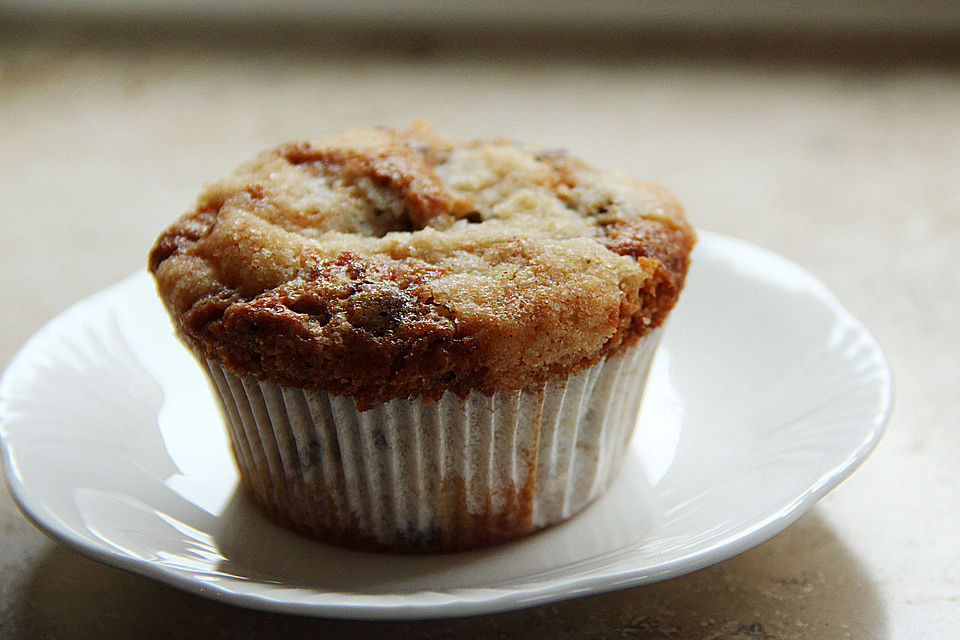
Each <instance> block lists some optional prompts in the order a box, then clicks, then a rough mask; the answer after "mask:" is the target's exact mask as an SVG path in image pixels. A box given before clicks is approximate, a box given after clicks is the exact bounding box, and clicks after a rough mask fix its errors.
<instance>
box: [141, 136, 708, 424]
mask: <svg viewBox="0 0 960 640" xmlns="http://www.w3.org/2000/svg"><path fill="white" fill-rule="evenodd" d="M694 241H695V235H694V232H693V229H692V228H691V226H690V225H689V224H688V223H687V221H686V219H685V217H684V214H683V210H682V208H681V206H680V205H679V204H678V203H677V201H676V200H675V199H674V197H673V196H672V195H671V194H670V193H669V192H668V191H666V190H665V189H664V188H662V187H659V186H657V185H654V184H651V183H648V182H641V181H637V180H634V179H632V178H629V177H626V176H624V175H621V174H612V173H604V172H600V171H598V170H596V169H594V168H592V167H591V166H589V165H588V164H586V163H584V162H582V161H580V160H577V159H575V158H572V157H570V156H568V155H567V154H566V153H564V152H562V151H544V150H536V149H528V148H525V147H523V146H519V145H516V144H514V143H511V142H509V141H506V140H489V141H469V142H461V141H458V140H453V139H450V138H447V137H444V136H441V135H439V134H436V133H434V132H432V131H431V130H429V129H427V128H426V127H423V126H414V127H413V128H411V129H407V130H392V129H373V130H364V131H350V132H347V133H344V134H341V135H339V136H337V137H334V138H332V139H328V140H322V141H313V142H296V143H289V144H284V145H281V146H279V147H277V148H275V149H273V150H270V151H266V152H264V153H262V154H260V155H259V156H257V157H256V158H254V159H253V160H251V161H250V162H248V163H246V164H244V165H243V166H241V167H240V168H239V169H238V170H237V171H236V172H235V173H233V174H232V175H231V176H229V177H227V178H224V179H223V180H220V181H219V182H216V183H214V184H212V185H209V186H208V187H206V189H205V190H204V191H203V193H202V194H201V195H200V198H199V199H198V201H197V203H196V206H195V207H194V208H193V210H192V211H190V212H188V213H187V214H185V215H183V216H182V217H181V218H180V219H179V220H177V221H176V222H175V223H174V224H173V225H172V226H170V227H169V228H168V229H167V230H166V231H164V232H163V234H162V235H161V236H160V238H159V239H158V240H157V242H156V245H155V246H154V247H153V250H152V251H151V254H150V261H149V266H150V270H151V271H152V272H153V274H154V276H155V277H156V280H157V284H158V288H159V292H160V295H161V297H162V299H163V301H164V303H165V305H166V306H167V309H168V310H169V311H170V314H171V316H172V317H173V319H174V323H175V325H176V327H177V330H178V332H179V333H180V335H181V337H182V338H183V339H184V340H185V341H186V342H187V343H188V345H190V346H191V347H192V348H193V350H194V351H195V352H196V353H197V355H198V356H199V357H201V358H210V359H215V360H217V361H219V362H221V363H222V364H223V365H224V366H226V367H227V368H228V369H229V370H230V371H232V372H233V373H235V374H236V375H239V376H246V375H253V376H256V377H257V378H259V379H266V380H271V381H274V382H277V383H280V384H285V385H289V386H295V387H301V388H306V389H322V390H325V391H328V392H330V393H334V394H339V395H347V396H352V397H354V398H355V400H356V402H357V405H358V407H360V408H361V409H362V408H369V407H370V406H371V405H372V404H374V403H376V402H378V401H387V400H390V399H392V398H397V397H408V398H415V397H422V398H423V399H424V400H431V399H437V398H439V396H441V395H442V394H443V392H444V391H447V390H450V391H453V392H455V393H458V394H460V395H465V394H466V393H468V392H469V390H470V389H477V390H479V391H481V392H484V393H487V394H492V393H494V392H496V391H499V390H515V389H521V388H523V389H535V388H537V387H538V386H540V385H542V384H544V382H545V381H546V380H548V379H549V378H551V377H554V376H566V375H568V374H570V373H574V372H576V371H577V370H579V369H580V368H582V367H585V366H589V365H591V364H594V363H596V362H597V361H599V360H600V359H601V358H603V357H604V356H606V355H608V354H611V353H614V352H616V351H617V350H619V349H622V348H624V347H626V346H629V345H631V344H633V343H634V342H636V340H637V338H638V337H640V336H643V335H644V334H646V333H647V332H649V331H651V330H652V329H654V328H656V327H658V326H659V325H660V324H661V323H662V322H663V320H664V318H665V317H666V315H667V313H668V312H669V311H670V309H671V308H672V307H673V305H674V303H675V302H676V299H677V296H678V294H679V292H680V290H681V288H682V287H683V281H684V277H685V275H686V271H687V266H688V264H689V255H690V251H691V249H692V247H693V244H694Z"/></svg>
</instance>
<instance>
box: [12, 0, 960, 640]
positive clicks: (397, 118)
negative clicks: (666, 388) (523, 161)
mask: <svg viewBox="0 0 960 640" xmlns="http://www.w3.org/2000/svg"><path fill="white" fill-rule="evenodd" d="M414 119H423V120H426V121H427V122H429V123H431V124H433V125H434V127H435V128H437V129H438V130H440V131H442V132H445V133H449V134H452V135H456V136H462V137H468V138H469V137H483V136H490V135H507V136H510V137H514V138H517V139H520V140H523V141H525V142H528V143H530V144H534V145H542V146H545V147H564V148H566V149H568V150H569V151H571V152H573V153H575V154H577V155H580V156H582V157H584V158H586V159H588V160H590V161H591V162H592V163H593V164H595V165H598V166H601V167H604V168H610V169H614V168H619V169H625V170H627V171H629V172H631V173H634V174H636V175H637V176H639V177H643V178H649V179H653V180H656V181H659V182H661V183H663V184H665V185H667V186H668V187H670V188H671V189H672V190H673V191H674V192H676V193H677V195H678V196H679V198H680V200H681V201H682V202H684V203H685V205H686V207H687V211H688V216H689V218H690V219H691V221H692V222H693V223H694V224H695V225H697V226H699V227H701V228H703V229H709V230H712V231H718V232H721V233H725V234H729V235H734V236H738V237H740V238H743V239H746V240H749V241H751V242H754V243H757V244H760V245H762V246H765V247H767V248H769V249H772V250H774V251H776V252H778V253H781V254H783V255H785V256H787V257H788V258H790V259H791V260H794V261H796V262H798V263H800V264H801V265H802V266H804V267H805V268H807V269H809V270H810V271H812V272H813V273H814V274H815V275H817V276H818V277H819V278H820V279H822V280H823V281H825V282H826V284H827V285H828V286H829V287H830V288H831V289H833V290H834V292H835V293H837V295H838V297H839V298H840V299H841V301H842V302H843V303H844V304H845V305H846V306H847V307H848V308H849V309H850V310H851V311H852V312H853V313H854V315H856V316H858V317H859V318H860V319H861V320H862V321H863V322H864V323H865V324H866V325H867V327H868V328H870V329H871V330H873V331H874V332H875V334H876V335H877V337H878V339H879V340H880V342H881V344H882V345H883V346H884V347H885V349H886V350H887V352H888V354H889V356H890V358H891V361H892V363H893V365H894V374H895V377H896V379H897V398H896V405H897V407H896V410H895V415H894V422H893V424H892V425H891V428H890V432H889V434H888V435H887V437H886V439H885V440H884V442H883V443H882V444H881V447H880V448H879V450H878V451H877V452H876V454H875V455H874V457H873V458H871V460H870V461H868V463H867V464H866V465H865V466H864V468H863V469H862V470H861V471H860V472H858V473H857V474H855V475H854V476H853V477H852V478H851V479H850V480H849V481H848V482H847V483H845V484H844V485H843V486H841V487H840V488H839V489H838V490H837V491H835V492H834V493H833V494H831V495H830V496H829V497H828V498H827V499H826V500H824V501H823V502H822V503H821V504H820V505H818V506H817V507H816V508H815V509H814V510H813V512H811V514H809V515H808V516H805V517H804V518H802V519H801V521H800V522H798V523H797V525H795V526H793V527H791V528H790V529H788V530H787V531H786V532H785V533H784V534H782V535H781V536H778V537H777V538H775V539H774V540H772V541H770V542H768V543H766V544H764V545H761V546H760V547H758V548H757V549H755V550H753V551H751V552H748V553H747V554H744V555H743V556H740V557H738V558H735V559H733V560H730V561H728V562H725V563H721V564H720V565H717V566H716V567H712V568H710V569H707V570H704V571H702V572H699V573H697V574H693V575H691V576H686V577H684V578H680V579H677V580H672V581H669V582H667V583H662V584H660V585H652V586H650V587H644V588H640V589H630V590H625V591H621V592H616V593H613V594H607V595H604V596H596V597H592V598H588V599H585V600H578V601H573V602H571V603H562V604H558V605H549V606H547V607H540V608H536V609H532V610H527V611H523V612H517V613H514V614H506V615H502V616H488V617H485V618H483V619H481V620H471V621H439V622H432V623H422V624H412V623H405V624H401V625H390V624H388V623H364V624H357V623H339V622H334V621H316V620H306V619H299V618H292V617H284V616H273V615H268V614H258V613H254V612H247V611H242V610H238V609H233V608H230V607H226V606H223V605H219V604H216V603H212V602H208V601H206V600H203V599H200V598H196V597H193V596H188V595H186V594H182V593H180V592H178V591H175V590H173V589H170V588H167V587H163V586H161V585H158V584H155V583H153V582H151V581H149V580H146V579H145V578H140V577H137V576H131V575H127V574H125V573H122V572H119V571H116V570H113V569H110V568H107V567H103V566H101V565H98V564H96V563H93V562H91V561H88V560H85V559H83V558H81V557H79V556H77V555H76V554H73V552H71V551H68V550H66V549H65V548H63V547H60V546H59V545H56V544H54V543H52V542H49V541H47V540H46V539H45V538H44V537H43V536H42V534H40V533H39V532H38V531H36V530H35V529H34V528H33V527H32V526H31V525H30V524H29V523H28V522H27V520H26V519H24V518H23V517H22V516H21V515H20V514H19V513H17V511H16V509H15V507H14V506H13V504H12V501H11V500H10V498H9V496H8V495H7V494H6V492H5V491H0V637H4V638H40V637H57V638H61V637H77V638H79V637H138V636H137V633H138V631H139V632H141V633H142V630H143V629H144V628H145V625H153V627H152V628H154V629H156V630H157V633H159V634H160V635H161V636H164V637H219V636H224V637H228V636H229V637H252V636H253V635H257V636H258V637H261V638H263V637H273V635H279V634H287V635H289V634H291V633H293V634H307V633H312V634H326V635H329V636H337V635H343V636H349V637H380V636H382V635H383V634H384V633H388V632H389V633H391V634H393V635H396V636H398V637H497V636H498V634H499V635H500V636H501V637H551V638H565V637H569V638H580V637H617V638H620V637H634V638H663V637H671V638H736V637H746V636H757V637H763V636H769V637H777V638H825V637H858V638H905V637H914V636H913V635H909V634H914V635H915V636H916V637H949V634H951V633H955V631H954V627H953V624H954V622H955V620H957V619H960V556H958V554H957V548H956V540H958V539H960V523H958V522H957V519H956V517H955V514H956V512H957V510H958V509H960V490H958V489H957V485H958V483H957V481H956V480H957V478H956V475H955V472H954V471H953V467H954V462H953V461H955V460H956V459H957V457H958V456H960V428H957V427H960V407H958V405H957V403H956V401H955V400H954V398H955V395H956V388H957V384H958V382H960V380H958V373H957V366H956V362H957V361H958V358H960V338H958V332H957V327H960V302H958V300H960V269H958V267H957V264H956V256H957V250H958V248H960V3H957V2H952V1H947V0H942V1H929V2H911V3H905V2H889V1H882V2H827V1H825V0H809V1H805V2H794V3H779V2H694V1H679V2H612V1H606V0H601V1H596V2H576V1H573V0H565V1H558V2H547V1H545V0H526V1H525V2H503V1H499V0H498V1H491V2H485V3H472V2H440V1H439V0H419V1H415V2H387V1H385V0H381V1H375V0H367V1H361V2H352V3H341V2H332V1H327V0H324V1H319V2H307V1H305V0H304V1H295V0H288V1H286V2H273V3H260V2H254V1H253V0H245V1H238V2H214V1H204V0H194V1H188V0H178V1H171V2H165V3H155V2H147V1H134V2H129V1H127V2H125V1H122V0H88V1H81V0H60V1H50V2H43V1H41V0H36V1H29V0H3V2H2V3H0V223H2V234H0V368H2V367H5V366H6V364H7V363H8V362H9V361H10V359H11V358H12V357H13V355H14V353H15V352H16V350H17V349H18V348H19V347H20V346H21V345H22V344H23V343H24V341H26V340H27V338H28V337H29V336H30V335H31V334H33V333H34V332H35V331H36V330H37V329H38V328H39V327H40V326H42V324H43V323H44V322H45V321H47V320H48V319H49V318H51V317H52V316H54V315H55V314H56V313H58V312H60V311H62V310H63V309H64V308H66V307H67V306H69V305H70V304H71V303H73V302H75V301H77V300H79V299H81V298H83V297H85V296H87V295H89V294H91V293H93V292H95V291H97V290H99V289H101V288H103V287H105V286H107V285H109V284H111V283H113V282H115V281H117V280H119V279H120V278H122V277H124V276H126V275H127V274H129V273H131V272H133V271H137V270H140V269H143V268H144V264H145V257H146V254H147V251H148V250H149V248H150V246H151V244H152V242H153V240H154V238H155V237H156V236H157V234H158V233H159V231H160V230H161V229H162V228H163V227H164V226H166V225H167V224H168V223H169V222H170V221H172V220H173V219H174V218H175V217H176V216H177V215H179V214H180V213H181V212H183V211H185V210H186V209H187V208H188V207H189V206H190V204H191V203H192V201H193V198H194V197H195V195H196V194H197V193H198V192H199V190H200V187H201V185H202V184H203V183H205V182H207V181H211V180H213V179H216V178H217V177H219V176H221V175H222V174H224V173H226V172H228V171H230V170H231V169H232V168H233V167H235V166H236V165H237V164H238V163H239V162H240V161H241V160H243V159H245V158H248V157H250V156H251V155H253V154H254V153H256V152H257V151H259V150H261V149H263V148H266V147H270V146H273V145H275V144H276V143H278V142H280V141H284V140H289V139H296V138H305V137H319V136H324V135H327V134H330V133H333V132H336V131H339V130H342V129H345V128H349V127H367V126H372V125H378V124H382V125H397V126H402V125H406V124H408V123H410V122H411V121H412V120H414ZM755 624H759V625H760V626H759V627H757V626H752V625H755Z"/></svg>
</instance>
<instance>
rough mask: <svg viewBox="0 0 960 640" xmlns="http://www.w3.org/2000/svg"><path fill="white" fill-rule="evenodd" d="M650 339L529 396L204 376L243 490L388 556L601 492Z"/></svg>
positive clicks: (318, 531) (292, 517) (445, 546)
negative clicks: (358, 398) (398, 393)
mask: <svg viewBox="0 0 960 640" xmlns="http://www.w3.org/2000/svg"><path fill="white" fill-rule="evenodd" d="M661 331H662V329H658V330H656V331H654V332H651V333H650V334H648V335H647V336H645V337H644V338H642V339H641V340H640V342H639V343H638V344H637V345H636V346H634V347H631V348H629V349H626V350H624V351H622V352H620V353H618V354H615V355H613V356H611V357H609V358H607V359H606V360H604V361H602V362H600V363H598V364H596V365H594V366H593V367H590V368H589V369H586V370H583V371H581V372H579V373H578V374H576V375H574V376H570V377H569V378H565V379H563V380H553V381H550V382H549V383H548V384H547V385H546V387H545V388H544V389H543V390H542V391H539V392H529V391H507V392H503V391H501V392H497V393H496V394H495V395H493V396H492V397H491V396H487V395H484V394H482V393H479V392H471V394H470V395H469V397H467V398H465V399H461V398H459V397H457V396H456V395H454V394H451V393H446V394H444V396H443V397H442V398H441V399H440V400H439V401H438V402H433V403H428V404H423V403H421V402H420V401H419V400H406V399H397V400H391V401H390V402H386V403H383V404H380V405H377V406H376V407H374V408H373V409H370V410H368V411H364V412H362V413H361V412H359V411H357V408H356V405H355V404H354V401H353V399H352V398H347V397H343V396H334V395H330V394H328V393H326V392H322V391H306V390H303V389H297V388H290V387H284V386H281V385H277V384H273V383H271V382H263V381H259V380H257V379H255V378H252V377H247V378H238V377H236V376H234V375H233V374H231V373H229V372H228V371H226V370H225V369H224V368H223V367H222V366H221V365H220V364H219V363H218V362H215V361H208V362H207V371H208V373H209V374H210V377H211V378H212V380H213V382H214V385H215V387H216V389H217V391H218V395H219V397H220V400H221V402H222V406H223V412H224V415H225V417H226V421H227V425H228V428H229V431H230V439H231V442H232V444H233V450H234V454H235V456H236V459H237V463H238V465H239V467H240V473H241V477H242V479H243V482H244V484H245V485H246V486H247V487H248V488H249V489H250V490H251V492H252V493H253V495H254V497H255V498H256V500H257V502H259V503H260V504H261V505H262V506H263V507H264V508H265V509H266V510H267V512H268V513H269V514H270V515H271V516H273V517H274V518H276V519H278V520H280V521H283V522H285V523H287V524H288V525H290V526H293V527H294V528H297V529H299V530H301V531H304V532H307V533H309V534H311V535H313V536H315V537H317V538H319V539H321V540H324V541H327V542H331V543H335V544H344V545H348V546H353V547H360V548H370V549H380V550H388V551H450V550H456V549H465V548H470V547H476V546H482V545H485V544H491V543H495V542H499V541H503V540H507V539H510V538H515V537H518V536H521V535H524V534H526V533H529V532H532V531H536V530H538V529H542V528H544V527H547V526H550V525H552V524H556V523H558V522H561V521H563V520H566V519H567V518H569V517H571V516H572V515H574V514H575V513H577V512H578V511H580V510H581V509H583V508H584V507H585V506H586V505H587V504H589V503H590V502H591V501H592V500H594V499H595V498H597V497H598V496H599V495H600V494H601V493H603V491H604V490H605V489H606V488H607V486H608V485H609V483H610V481H611V480H612V478H613V477H614V475H615V474H616V472H617V470H618V469H619V467H620V462H621V459H622V456H623V454H624V452H625V451H626V445H627V443H628V442H629V440H630V436H631V435H632V433H633V429H634V425H635V423H636V418H637V413H638V410H639V405H640V399H641V396H642V394H643V387H644V384H645V382H646V377H647V373H648V371H649V368H650V362H651V360H652V359H653V354H654V351H655V350H656V347H657V344H658V343H659V339H660V335H661Z"/></svg>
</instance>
